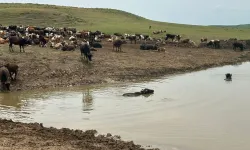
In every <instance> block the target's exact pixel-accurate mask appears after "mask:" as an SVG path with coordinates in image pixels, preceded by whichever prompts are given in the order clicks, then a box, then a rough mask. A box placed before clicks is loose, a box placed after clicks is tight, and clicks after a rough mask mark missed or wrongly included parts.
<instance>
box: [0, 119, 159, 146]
mask: <svg viewBox="0 0 250 150" xmlns="http://www.w3.org/2000/svg"><path fill="white" fill-rule="evenodd" d="M0 128H1V130H0V134H1V136H0V149H1V150H13V149H18V150H37V149H39V150H44V149H46V150H75V149H81V150H146V148H142V146H140V145H136V144H134V143H133V141H128V142H125V141H122V140H121V139H120V137H119V136H112V135H111V134H107V135H98V134H97V131H95V130H87V131H85V132H83V131H81V130H70V129H67V128H62V129H56V128H52V127H51V128H46V127H43V125H42V124H39V123H29V124H27V123H20V122H13V121H11V120H5V119H0ZM147 150H153V148H148V149H147ZM155 150H156V149H155Z"/></svg>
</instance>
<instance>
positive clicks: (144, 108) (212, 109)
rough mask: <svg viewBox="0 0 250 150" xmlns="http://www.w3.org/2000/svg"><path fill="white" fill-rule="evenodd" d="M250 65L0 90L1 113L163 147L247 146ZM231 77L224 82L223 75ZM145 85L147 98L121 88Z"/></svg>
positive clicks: (240, 149) (219, 149)
mask: <svg viewBox="0 0 250 150" xmlns="http://www.w3.org/2000/svg"><path fill="white" fill-rule="evenodd" d="M249 68H250V63H245V64H243V65H240V66H226V67H221V68H214V69H209V70H205V71H199V72H194V73H188V74H183V75H176V76H171V77H165V78H162V79H157V80H154V81H151V82H148V83H137V84H136V83H132V84H128V85H114V86H109V87H97V88H92V87H84V88H69V89H66V90H65V89H64V90H60V89H58V90H56V91H51V90H47V91H30V92H23V93H11V94H3V93H2V94H0V117H1V118H9V119H13V120H15V121H22V122H43V123H44V125H45V126H55V127H59V128H61V127H69V128H77V129H83V130H86V129H97V130H98V131H99V132H100V133H108V132H110V133H112V134H116V135H121V136H122V138H123V139H125V140H134V141H135V142H136V143H138V144H144V145H153V146H156V147H159V148H162V149H168V150H223V149H224V150H225V149H226V150H236V149H237V150H246V149H250V142H249V139H250V117H249V114H250V99H249V93H250V69H249ZM227 72H230V73H232V74H233V81H232V82H226V81H224V76H225V75H224V74H225V73H227ZM144 87H148V88H152V89H154V90H155V94H154V95H151V96H149V97H143V96H140V97H133V98H131V97H130V98H126V97H122V96H121V95H122V94H123V93H125V92H133V91H138V90H140V89H141V88H144Z"/></svg>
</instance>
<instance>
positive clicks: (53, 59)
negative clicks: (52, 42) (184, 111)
mask: <svg viewBox="0 0 250 150" xmlns="http://www.w3.org/2000/svg"><path fill="white" fill-rule="evenodd" d="M123 51H124V53H117V52H112V47H111V43H104V48H102V49H98V51H95V52H93V54H94V57H93V62H92V63H91V64H87V63H86V62H85V61H82V59H81V58H80V51H79V50H78V49H77V50H76V51H74V52H63V51H60V50H55V49H50V48H40V47H38V46H29V47H27V48H26V53H20V52H19V47H17V46H15V52H14V53H10V52H9V51H8V45H0V64H2V63H6V62H10V63H17V64H18V65H19V66H20V69H19V74H18V80H17V81H16V82H12V85H11V90H12V91H14V90H29V89H38V88H46V87H64V86H71V85H72V86H76V85H89V84H101V83H107V82H108V83H109V82H119V81H131V80H143V79H147V78H152V77H158V76H162V75H167V74H172V73H177V72H186V71H193V70H200V69H205V68H209V67H214V66H220V65H225V64H235V63H237V62H243V61H246V60H250V53H249V52H248V51H244V52H234V51H233V50H213V49H198V48H196V49H191V48H177V47H166V52H165V53H164V52H154V51H143V50H139V44H137V45H134V44H132V45H131V44H127V45H124V46H123Z"/></svg>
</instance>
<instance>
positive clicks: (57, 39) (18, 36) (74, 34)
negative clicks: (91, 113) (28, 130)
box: [0, 25, 245, 90]
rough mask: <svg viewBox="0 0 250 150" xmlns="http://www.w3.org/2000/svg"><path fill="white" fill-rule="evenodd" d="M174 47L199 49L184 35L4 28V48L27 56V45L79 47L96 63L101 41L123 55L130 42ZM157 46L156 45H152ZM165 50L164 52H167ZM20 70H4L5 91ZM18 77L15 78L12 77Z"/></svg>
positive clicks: (0, 33)
mask: <svg viewBox="0 0 250 150" xmlns="http://www.w3.org/2000/svg"><path fill="white" fill-rule="evenodd" d="M164 32H166V31H162V30H160V31H154V32H153V34H160V33H164ZM169 39H170V40H171V42H173V43H189V44H193V45H196V44H195V42H194V41H192V40H190V39H183V40H181V36H180V35H175V34H168V33H167V34H166V36H165V38H164V39H163V38H152V37H151V36H149V35H144V34H127V33H125V34H121V33H114V34H112V35H111V34H105V33H103V32H101V31H95V32H92V31H87V30H83V31H77V30H76V28H68V27H63V28H54V27H36V26H23V25H21V26H16V25H10V26H3V25H0V44H5V43H8V44H9V51H10V52H13V51H14V50H13V45H18V46H19V48H20V52H22V50H23V52H25V50H24V47H25V46H26V45H39V46H40V47H50V48H55V49H61V50H62V51H72V50H75V49H76V48H77V47H78V48H79V49H80V52H81V55H83V56H84V58H86V59H87V61H88V62H89V61H91V60H92V53H91V50H94V48H102V44H101V41H102V40H106V41H107V42H111V43H112V44H113V50H114V48H115V49H116V51H121V46H122V45H123V44H125V43H127V41H130V43H131V44H132V43H135V44H136V43H137V41H140V43H141V45H140V49H142V50H150V49H152V50H158V51H161V50H162V47H160V45H161V44H162V43H165V42H166V41H168V40H169ZM149 41H150V42H149ZM149 43H153V44H149ZM201 43H205V44H206V46H208V47H209V46H210V47H213V48H220V40H210V41H208V40H207V38H202V39H201ZM232 46H233V48H234V49H236V48H240V49H241V50H243V49H244V48H245V47H244V45H243V44H242V43H239V42H237V39H235V42H234V43H233V45H232ZM163 49H164V48H163ZM17 70H18V66H17V65H16V64H6V65H4V66H2V67H1V68H0V77H1V83H2V84H1V85H2V89H7V90H9V89H10V88H9V86H10V81H11V80H15V79H16V75H17ZM13 75H15V78H12V76H13Z"/></svg>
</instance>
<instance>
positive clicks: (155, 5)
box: [0, 0, 250, 25]
mask: <svg viewBox="0 0 250 150" xmlns="http://www.w3.org/2000/svg"><path fill="white" fill-rule="evenodd" d="M0 2H4V3H7V2H8V3H11V2H15V3H40V4H55V5H64V6H77V7H90V8H97V7H98V8H114V9H120V10H124V11H128V12H131V13H134V14H137V15H140V16H143V17H145V18H148V19H151V20H157V21H164V22H173V23H182V24H194V25H236V24H249V23H250V18H249V14H250V7H249V6H250V0H0Z"/></svg>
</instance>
